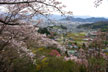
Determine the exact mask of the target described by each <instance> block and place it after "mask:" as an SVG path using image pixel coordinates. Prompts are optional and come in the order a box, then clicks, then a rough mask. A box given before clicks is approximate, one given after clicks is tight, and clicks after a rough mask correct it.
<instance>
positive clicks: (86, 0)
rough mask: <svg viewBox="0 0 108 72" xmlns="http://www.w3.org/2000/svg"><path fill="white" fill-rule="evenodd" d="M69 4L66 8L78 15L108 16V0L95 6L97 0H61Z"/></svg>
mask: <svg viewBox="0 0 108 72" xmlns="http://www.w3.org/2000/svg"><path fill="white" fill-rule="evenodd" d="M59 1H61V2H62V3H63V4H65V5H66V6H67V8H66V9H65V10H69V11H72V12H73V15H78V16H94V17H108V0H104V1H103V2H102V4H101V5H100V6H99V7H97V8H96V7H94V1H95V0H59Z"/></svg>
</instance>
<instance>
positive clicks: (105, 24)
mask: <svg viewBox="0 0 108 72" xmlns="http://www.w3.org/2000/svg"><path fill="white" fill-rule="evenodd" d="M77 28H85V29H88V28H89V29H102V30H107V31H108V21H100V22H95V23H91V24H84V25H79V26H78V27H77Z"/></svg>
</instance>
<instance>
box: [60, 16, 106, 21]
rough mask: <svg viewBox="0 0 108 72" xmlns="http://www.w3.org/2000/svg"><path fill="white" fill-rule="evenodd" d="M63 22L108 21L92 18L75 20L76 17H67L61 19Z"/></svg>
mask: <svg viewBox="0 0 108 72" xmlns="http://www.w3.org/2000/svg"><path fill="white" fill-rule="evenodd" d="M60 20H61V21H72V22H99V21H108V19H106V18H103V17H90V18H75V17H71V16H70V17H66V18H63V19H60Z"/></svg>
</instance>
